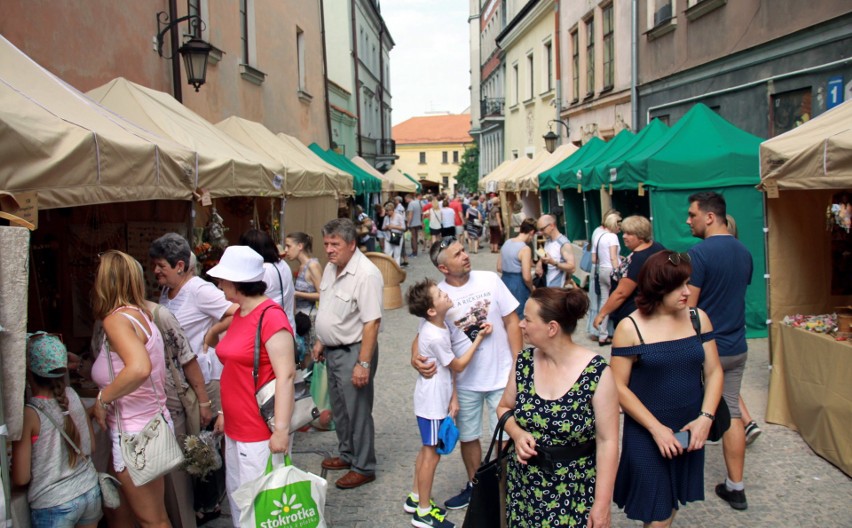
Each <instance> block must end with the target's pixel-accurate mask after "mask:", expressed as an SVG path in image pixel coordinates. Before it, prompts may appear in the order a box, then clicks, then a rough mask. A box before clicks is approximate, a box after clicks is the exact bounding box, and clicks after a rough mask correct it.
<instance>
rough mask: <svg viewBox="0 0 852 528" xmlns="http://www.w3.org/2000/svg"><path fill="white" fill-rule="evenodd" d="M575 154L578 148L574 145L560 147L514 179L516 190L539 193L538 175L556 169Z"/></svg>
mask: <svg viewBox="0 0 852 528" xmlns="http://www.w3.org/2000/svg"><path fill="white" fill-rule="evenodd" d="M575 152H577V146H576V145H574V144H572V143H566V144H564V145H559V147H557V148H556V150H554V151H553V153H552V154H548V155H546V156H544V157H542V158H541V159H540V160H539V161H538V163H535V164H534V165H532V166H530V167H528V169H527V171H526V172H524V173H523V174H518V175H517V176H515V177H514V182H515V190H517V191H526V192H538V175H539V174H541V173H542V172H544V171H546V170H548V169H551V168H553V167H555V166H556V165H558V164H559V163H560V162H562V161H563V160H565V159H567V158H568V156H570V155H571V154H573V153H575Z"/></svg>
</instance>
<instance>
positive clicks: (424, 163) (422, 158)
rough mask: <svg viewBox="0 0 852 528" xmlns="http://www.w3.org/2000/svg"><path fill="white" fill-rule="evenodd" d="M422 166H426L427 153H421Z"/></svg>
mask: <svg viewBox="0 0 852 528" xmlns="http://www.w3.org/2000/svg"><path fill="white" fill-rule="evenodd" d="M420 164H421V165H426V153H425V152H421V153H420Z"/></svg>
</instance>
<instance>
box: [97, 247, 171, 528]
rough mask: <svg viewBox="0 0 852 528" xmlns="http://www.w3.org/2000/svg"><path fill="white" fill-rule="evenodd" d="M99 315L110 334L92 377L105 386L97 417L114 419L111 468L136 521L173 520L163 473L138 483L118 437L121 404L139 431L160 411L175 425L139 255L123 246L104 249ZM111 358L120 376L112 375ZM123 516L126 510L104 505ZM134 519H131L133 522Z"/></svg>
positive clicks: (128, 423)
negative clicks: (126, 460) (116, 408)
mask: <svg viewBox="0 0 852 528" xmlns="http://www.w3.org/2000/svg"><path fill="white" fill-rule="evenodd" d="M93 305H94V314H95V318H97V319H102V320H103V326H104V331H105V334H106V337H105V339H104V343H103V344H102V345H101V350H100V354H98V359H97V360H96V361H95V364H94V365H93V367H92V379H93V380H94V381H95V383H97V384H98V387H99V388H100V389H101V390H100V392H98V398H97V402H96V403H95V405H94V407H93V414H94V418H95V420H97V422H98V424H100V426H101V427H102V428H104V429H106V427H107V425H109V431H110V436H111V438H112V468H111V469H112V471H111V472H113V473H114V474H115V475H116V477H117V478H118V480H119V481H120V482H121V490H122V494H123V495H124V497H125V498H126V499H127V500H126V501H122V506H123V505H124V503H125V502H126V503H127V504H128V505H129V506H130V511H131V512H132V515H133V516H134V517H135V519H136V522H137V523H138V524H139V525H140V526H142V527H144V528H148V527H152V528H153V527H158V528H159V527H168V526H170V524H169V520H168V517H167V515H166V506H165V502H164V485H163V477H159V478H157V479H154V480H153V481H151V482H149V483H148V484H145V485H144V486H135V485H134V484H133V481H132V480H131V479H130V474H129V473H128V471H127V470H126V468H125V466H124V460H123V459H122V456H121V449H120V447H119V443H118V429H117V428H116V420H115V406H116V405H117V406H119V407H120V408H119V412H120V414H121V428H122V431H123V432H125V433H131V434H134V433H138V432H140V431H141V430H142V429H143V428H144V427H145V424H147V423H148V421H149V420H151V418H153V417H154V416H155V415H156V414H157V413H158V412H162V413H163V415H164V416H165V418H166V420H167V421H169V424H170V425H171V417H170V416H169V413H168V409H167V408H166V392H165V374H166V366H165V359H164V354H163V338H162V336H161V335H160V331H159V330H158V329H157V326H156V325H155V324H154V323H152V322H151V313H150V312H149V311H148V309H147V308H146V307H145V294H144V287H143V279H142V270H141V268H140V266H139V265H138V263H137V262H136V260H134V259H133V257H131V256H130V255H128V254H126V253H122V252H120V251H114V250H113V251H107V252H106V253H104V254H103V255H101V262H100V266H98V272H97V276H96V278H95V284H94V295H93ZM110 361H111V362H112V368H113V372H114V373H115V379H110V378H111V376H110V372H109V364H108V362H110ZM105 513H107V514H108V515H109V514H110V513H111V514H112V516H114V517H115V516H119V515H121V514H122V513H124V514H127V513H128V512H127V511H126V510H124V511H123V512H120V511H113V512H110V511H108V510H107V511H105ZM109 521H110V523H109V524H110V525H119V524H121V525H124V524H129V523H132V521H129V520H128V519H123V520H119V519H116V518H113V519H109ZM128 521H129V522H128Z"/></svg>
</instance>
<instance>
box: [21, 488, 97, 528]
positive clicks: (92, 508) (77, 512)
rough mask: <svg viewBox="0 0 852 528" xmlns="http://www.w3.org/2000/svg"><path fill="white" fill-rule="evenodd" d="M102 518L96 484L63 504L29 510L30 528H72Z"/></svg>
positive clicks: (95, 521) (92, 522) (93, 522)
mask: <svg viewBox="0 0 852 528" xmlns="http://www.w3.org/2000/svg"><path fill="white" fill-rule="evenodd" d="M102 516H103V512H102V511H101V488H100V486H99V485H97V484H95V486H94V487H93V488H92V489H90V490H89V491H87V492H86V493H83V494H82V495H79V496H77V497H75V498H73V499H71V500H70V501H68V502H66V503H65V504H60V505H59V506H52V507H50V508H41V509H38V510H30V522H31V524H32V528H74V526H76V525H78V524H95V523H97V522H98V521H99V520H100V519H101V517H102Z"/></svg>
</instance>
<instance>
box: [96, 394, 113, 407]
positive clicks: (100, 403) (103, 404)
mask: <svg viewBox="0 0 852 528" xmlns="http://www.w3.org/2000/svg"><path fill="white" fill-rule="evenodd" d="M103 392H104V391H102V390H101V391H98V404H99V405H100V406H101V409H109V406H110V405H112V403H104V400H103V398H101V396H102V395H103Z"/></svg>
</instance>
